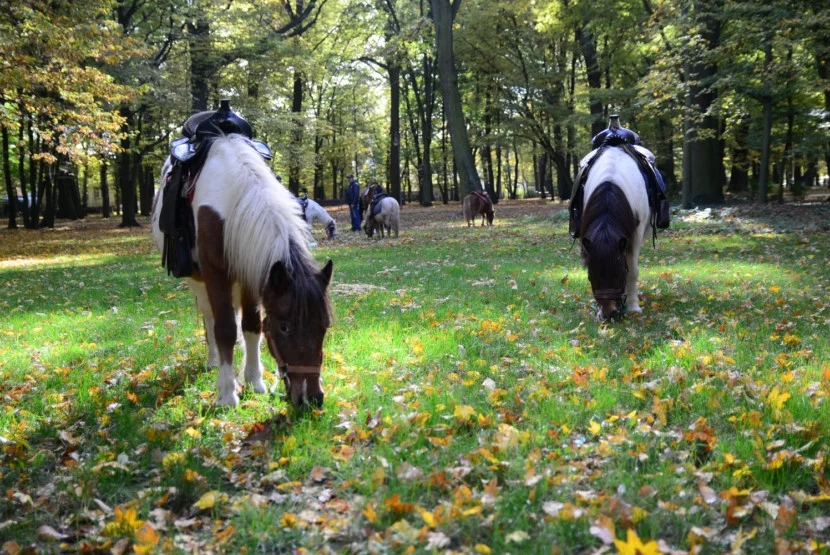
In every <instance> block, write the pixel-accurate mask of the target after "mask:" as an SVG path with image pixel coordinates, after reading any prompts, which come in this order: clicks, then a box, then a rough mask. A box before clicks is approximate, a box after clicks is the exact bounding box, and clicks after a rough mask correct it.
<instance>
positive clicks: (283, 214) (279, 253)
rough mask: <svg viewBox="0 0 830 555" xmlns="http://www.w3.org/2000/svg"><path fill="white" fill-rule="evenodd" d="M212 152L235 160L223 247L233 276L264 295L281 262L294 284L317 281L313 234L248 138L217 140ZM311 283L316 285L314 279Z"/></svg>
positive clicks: (230, 177)
mask: <svg viewBox="0 0 830 555" xmlns="http://www.w3.org/2000/svg"><path fill="white" fill-rule="evenodd" d="M210 148H211V151H210V153H209V155H208V156H223V157H224V158H225V159H226V160H229V161H233V167H232V168H229V169H228V171H227V174H226V176H227V178H228V182H227V183H226V184H225V186H226V187H227V188H228V190H229V191H230V195H229V202H228V206H227V208H226V212H225V225H224V244H223V246H224V252H225V258H226V259H227V262H228V267H230V268H233V271H234V276H233V277H235V278H236V279H237V280H239V281H240V282H242V283H243V284H245V285H246V286H247V287H248V288H249V289H250V290H251V291H254V292H256V293H260V292H262V289H263V287H264V286H265V284H266V282H267V280H268V275H269V272H270V270H271V268H272V267H273V265H274V264H275V263H277V262H279V261H282V262H283V264H285V267H286V269H287V270H288V271H289V272H291V273H292V274H294V275H296V276H297V278H298V279H296V280H295V281H298V282H300V281H305V277H306V275H309V276H311V277H312V278H313V276H314V273H315V265H314V260H313V258H312V257H311V253H310V252H309V250H308V238H309V232H308V230H307V227H306V225H305V222H304V221H303V219H302V212H301V210H300V207H299V206H298V205H297V202H296V201H295V200H294V197H293V195H291V193H289V192H288V190H287V189H286V188H285V187H283V186H282V185H280V184H279V183H278V182H277V180H276V178H275V177H274V174H273V173H272V172H271V169H270V168H269V167H268V165H267V164H266V163H265V161H264V160H263V159H262V157H261V156H260V155H259V154H258V153H257V151H256V150H254V148H253V147H252V146H251V145H250V144H249V143H248V140H247V139H246V138H245V137H243V136H241V135H236V134H232V135H227V136H223V137H218V138H216V139H214V141H213V144H212V145H211V147H210ZM300 276H302V277H300ZM309 281H310V282H313V283H317V280H316V279H311V280H309Z"/></svg>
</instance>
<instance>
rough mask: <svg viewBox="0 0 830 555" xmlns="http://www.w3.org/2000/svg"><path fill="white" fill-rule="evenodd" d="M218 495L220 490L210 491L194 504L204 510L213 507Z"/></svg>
mask: <svg viewBox="0 0 830 555" xmlns="http://www.w3.org/2000/svg"><path fill="white" fill-rule="evenodd" d="M218 496H219V492H218V491H216V490H213V491H209V492H207V493H206V494H204V495H202V497H200V498H199V500H198V501H196V502H195V503H194V504H193V506H194V507H196V508H197V509H201V510H203V511H205V510H207V509H212V508H213V507H214V505H216V499H217V497H218Z"/></svg>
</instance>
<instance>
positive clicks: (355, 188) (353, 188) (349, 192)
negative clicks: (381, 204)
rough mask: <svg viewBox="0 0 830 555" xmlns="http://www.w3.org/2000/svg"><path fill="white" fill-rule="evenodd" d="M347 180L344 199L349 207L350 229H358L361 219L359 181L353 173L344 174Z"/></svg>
mask: <svg viewBox="0 0 830 555" xmlns="http://www.w3.org/2000/svg"><path fill="white" fill-rule="evenodd" d="M346 177H347V178H348V180H349V185H348V187H346V195H345V199H344V200H345V201H346V205H347V206H348V207H349V215H350V216H351V218H352V231H360V223H361V220H363V218H362V216H361V214H360V183H358V182H357V179H356V178H355V176H354V175H352V174H349V175H347V176H346Z"/></svg>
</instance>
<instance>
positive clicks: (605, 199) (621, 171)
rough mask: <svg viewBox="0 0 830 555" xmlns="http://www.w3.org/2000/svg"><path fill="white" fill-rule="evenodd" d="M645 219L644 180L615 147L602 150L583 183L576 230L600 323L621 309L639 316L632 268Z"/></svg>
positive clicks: (635, 274)
mask: <svg viewBox="0 0 830 555" xmlns="http://www.w3.org/2000/svg"><path fill="white" fill-rule="evenodd" d="M592 154H593V153H591V154H589V155H588V156H586V157H585V159H584V160H583V162H582V163H583V164H584V163H585V161H586V160H587V159H588V158H589V157H590V156H591V155H592ZM650 214H651V212H650V209H649V204H648V193H647V192H646V184H645V180H644V179H643V175H642V174H641V173H640V170H639V168H638V167H637V163H636V162H635V161H634V160H633V159H632V158H631V157H630V156H629V155H628V154H626V153H625V152H624V151H623V150H621V149H619V148H616V147H607V148H605V150H604V151H603V152H602V153H600V154H599V158H597V159H596V160H595V161H594V164H593V166H592V168H591V170H590V173H589V174H588V178H587V180H586V183H585V209H584V211H583V213H582V223H581V227H580V237H581V247H582V248H581V254H582V261H583V262H584V264H585V266H586V268H587V269H588V280H589V281H590V282H591V289H592V290H593V293H594V299H595V300H596V302H597V306H598V311H597V316H598V317H599V318H600V319H602V320H608V319H610V318H612V317H614V316H616V315H618V314H620V312H621V311H622V310H623V309H624V310H627V311H629V312H642V309H641V308H640V303H639V299H638V294H639V291H638V288H637V278H638V276H639V268H638V266H637V264H638V259H639V256H640V247H641V246H642V244H643V239H644V238H645V234H646V231H647V230H648V222H649V217H650Z"/></svg>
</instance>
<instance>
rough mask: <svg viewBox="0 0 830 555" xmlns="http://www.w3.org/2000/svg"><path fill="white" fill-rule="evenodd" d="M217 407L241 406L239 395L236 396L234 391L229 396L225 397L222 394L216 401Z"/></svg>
mask: <svg viewBox="0 0 830 555" xmlns="http://www.w3.org/2000/svg"><path fill="white" fill-rule="evenodd" d="M216 406H217V407H237V406H239V395H237V394H236V391H232V392H230V393H229V394H225V395H222V394H220V395H219V397H218V398H217V399H216Z"/></svg>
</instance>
